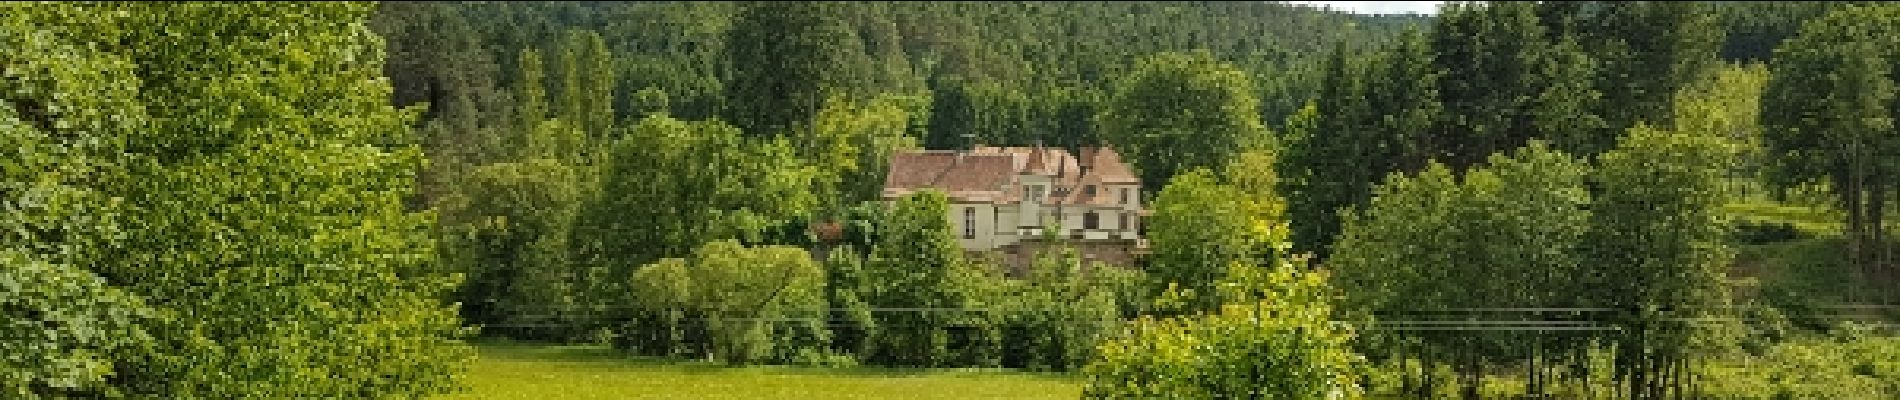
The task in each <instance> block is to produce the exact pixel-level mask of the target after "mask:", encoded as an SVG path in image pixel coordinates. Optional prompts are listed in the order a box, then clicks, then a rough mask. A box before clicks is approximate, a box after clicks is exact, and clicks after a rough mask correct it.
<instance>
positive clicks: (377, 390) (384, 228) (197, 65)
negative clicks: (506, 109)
mask: <svg viewBox="0 0 1900 400" xmlns="http://www.w3.org/2000/svg"><path fill="white" fill-rule="evenodd" d="M0 7H4V8H5V9H6V11H7V12H5V13H0V14H3V15H5V17H0V18H3V19H0V21H4V22H3V23H0V40H3V41H5V42H6V43H7V45H6V47H7V48H8V49H10V50H9V51H8V52H7V53H8V55H7V56H5V57H4V59H5V61H4V62H0V65H3V66H0V68H4V69H6V75H8V76H9V77H14V78H12V79H8V80H6V83H4V85H5V89H6V90H5V92H6V93H8V94H7V95H6V97H5V98H4V99H5V100H4V102H5V103H6V107H0V108H4V109H11V110H13V111H14V112H13V113H9V114H8V115H7V116H6V117H5V118H3V119H4V120H6V121H8V122H7V123H3V124H0V127H5V130H4V131H0V137H6V138H7V139H5V141H6V142H8V143H9V144H24V145H27V147H23V148H22V150H25V151H27V152H30V153H27V154H28V155H29V156H30V157H27V158H24V160H25V161H26V162H30V163H48V164H46V165H56V164H57V163H59V162H60V159H61V158H62V157H67V156H68V155H70V156H72V157H75V158H73V161H75V163H74V166H73V167H62V168H79V169H77V170H74V171H75V172H80V174H78V175H73V176H72V178H74V179H75V180H71V181H64V182H65V183H69V184H72V185H75V186H77V187H79V188H82V189H75V190H77V191H76V192H72V193H77V194H85V193H96V194H98V196H99V197H97V199H100V200H103V199H115V200H114V201H107V202H105V203H104V204H107V205H112V206H111V207H113V208H110V209H102V210H113V211H115V212H113V213H111V214H106V213H101V214H99V217H100V218H105V217H108V216H110V217H111V218H112V219H111V220H94V221H93V222H90V223H88V224H87V225H73V226H72V227H73V229H59V230H48V231H40V232H45V233H30V232H34V231H28V232H29V234H30V235H33V236H34V237H31V238H22V239H25V240H24V241H15V240H7V241H5V243H7V246H8V247H9V248H18V247H24V248H25V249H26V251H27V252H28V253H27V255H26V256H25V257H29V258H27V259H26V260H28V261H24V262H23V263H24V264H25V265H27V267H26V268H28V269H24V270H18V271H32V270H35V269H41V268H44V267H43V266H42V267H32V265H43V264H39V263H41V262H42V261H31V260H34V259H40V260H45V261H44V262H47V263H50V264H55V265H71V266H72V268H86V269H89V270H90V272H91V273H92V274H96V275H97V276H98V278H100V279H102V281H101V284H100V285H97V286H94V287H93V288H91V289H86V288H84V287H74V288H73V289H74V290H73V293H74V295H78V296H88V295H100V294H101V293H102V292H101V290H106V289H101V288H100V287H101V286H103V287H109V288H111V290H117V291H122V292H123V293H126V294H128V295H129V296H132V297H136V298H139V299H142V300H143V301H144V303H146V304H147V305H149V306H150V307H151V309H152V318H151V319H150V320H146V321H141V322H140V323H139V325H138V326H139V327H140V328H142V329H143V330H144V331H145V332H146V333H147V334H149V335H151V337H152V339H153V341H152V342H151V344H152V346H150V347H149V348H150V349H152V351H151V352H150V353H146V354H138V353H132V354H126V353H117V354H113V356H114V360H113V365H110V366H105V365H100V364H97V363H95V362H93V361H86V360H84V359H63V360H61V361H60V362H80V363H82V364H84V365H76V366H83V367H84V368H86V369H87V370H86V371H84V372H79V374H77V375H74V376H68V377H61V378H60V379H61V380H62V381H59V382H48V383H49V384H50V385H52V386H50V387H53V388H61V389H64V388H78V389H88V388H87V387H75V385H92V384H96V383H97V382H98V381H97V380H96V378H97V376H99V375H96V374H98V373H100V372H101V371H102V370H101V369H100V368H108V369H110V370H111V371H112V374H111V375H112V378H111V379H109V380H108V381H107V382H109V383H110V384H111V385H114V386H116V388H117V390H118V391H119V392H120V393H124V394H126V395H130V396H138V397H146V396H150V397H383V396H421V395H427V394H433V393H440V392H445V391H449V390H451V389H452V388H453V384H454V377H455V375H456V372H457V371H458V370H459V369H460V365H461V362H462V361H463V360H465V359H466V357H467V356H468V355H469V354H468V352H467V351H466V349H465V348H464V347H462V346H461V345H459V344H456V338H455V337H456V333H455V332H456V330H455V313H454V309H453V308H452V307H451V306H449V305H448V304H446V303H445V302H443V298H444V295H445V294H446V291H447V290H449V289H450V288H451V287H452V285H453V284H454V283H455V282H454V280H453V279H450V276H449V275H447V274H445V273H443V272H442V271H441V270H439V269H438V268H436V267H435V266H434V265H433V264H432V262H433V261H434V258H435V257H434V254H435V243H434V241H433V240H432V239H433V238H431V237H430V231H431V229H432V226H433V222H432V216H431V215H430V214H429V213H419V212H413V211H411V210H409V209H407V208H406V207H405V205H404V203H403V201H404V200H405V199H407V198H408V197H409V196H411V195H412V192H413V190H414V187H415V179H416V172H417V170H418V167H420V166H421V165H422V162H423V153H422V151H421V149H420V147H419V146H418V145H417V144H418V141H417V138H415V137H414V135H413V131H412V129H410V127H409V125H410V123H411V121H414V118H415V117H416V116H417V113H416V112H413V111H406V110H399V109H397V108H395V107H393V106H391V104H390V100H391V98H390V96H391V92H392V89H391V86H390V82H389V80H388V79H387V78H384V77H383V74H384V71H383V60H384V53H383V51H384V45H383V41H382V40H380V39H379V38H377V36H376V35H375V34H374V32H372V31H371V30H370V29H369V27H368V25H367V22H368V20H369V19H370V16H371V14H372V13H373V11H374V9H375V8H374V6H372V5H366V4H356V3H317V4H270V5H263V4H210V3H189V4H169V3H168V4H156V3H153V4H144V3H110V4H56V3H37V4H29V3H19V4H8V5H5V6H0ZM12 49H18V50H20V51H18V52H16V51H14V50H12ZM119 124H126V125H119ZM132 127H136V129H131V128H132ZM81 144H83V145H81ZM75 145H79V146H75ZM95 146H105V147H95ZM55 147H73V148H75V149H77V150H82V151H77V152H49V153H42V151H45V150H47V149H52V148H55ZM88 148H91V149H99V150H105V149H110V150H112V151H110V152H91V151H86V150H87V149H88ZM9 151H17V150H9ZM9 164H14V162H9ZM21 166H30V165H21ZM94 168H97V169H94ZM47 171H57V170H56V169H48V170H47ZM20 173H21V172H12V171H10V172H8V173H7V177H8V181H9V188H7V189H0V190H4V192H0V193H5V194H3V195H0V198H4V199H6V200H5V201H6V202H8V203H11V204H21V205H22V206H24V207H21V208H15V207H8V208H7V209H8V210H9V211H8V215H9V217H8V218H6V219H7V220H9V222H7V224H8V225H14V223H12V222H11V221H12V220H15V218H14V217H18V216H28V217H31V219H28V220H27V221H28V226H33V225H39V226H48V225H44V224H43V223H41V222H35V221H34V220H36V219H39V220H41V221H62V220H66V221H71V220H69V219H66V218H70V217H75V216H77V215H67V216H63V217H62V213H61V211H60V210H58V209H49V210H47V211H48V212H50V213H45V214H42V213H41V212H40V211H35V210H34V209H35V208H37V205H38V204H41V202H40V201H39V200H37V199H36V198H37V197H39V196H44V194H37V193H35V191H33V190H21V189H22V188H27V189H30V188H33V187H35V186H40V187H46V186H47V185H58V184H60V183H61V182H62V181H61V180H59V179H54V180H45V179H35V180H31V181H29V180H19V181H15V180H13V179H14V178H15V177H16V176H18V175H16V174H20ZM25 173H26V174H32V172H25ZM48 177H56V175H55V176H48ZM36 181H37V182H36ZM41 193H54V192H44V191H42V192H41ZM53 199H59V197H53ZM22 200H24V201H22ZM60 201H65V200H60ZM55 204H57V203H55ZM114 204H116V205H114ZM41 215H45V216H54V217H57V218H54V219H50V220H44V219H40V216H41ZM96 223H103V224H109V225H96ZM105 226H109V227H110V228H109V229H110V230H100V229H99V228H100V227H105ZM9 235H13V234H9ZM61 236H64V237H61ZM16 240H17V239H16ZM25 243H31V244H30V245H26V244H25ZM108 244H109V245H108ZM62 249H63V250H62ZM48 250H55V251H52V252H48ZM9 251H12V250H9ZM8 264H10V265H12V264H15V262H13V261H9V262H8ZM9 268H17V267H13V266H9ZM58 268H67V267H58ZM74 272H77V271H74ZM54 276H73V275H71V274H70V273H69V274H65V275H54ZM29 279H30V278H29ZM75 279H76V280H75V281H72V282H74V283H75V284H78V282H84V281H86V280H87V279H86V278H84V274H79V275H78V276H75ZM107 293H109V292H107ZM29 298H32V297H29ZM99 300H102V301H105V302H104V303H96V305H98V306H101V307H112V304H114V303H115V301H113V300H111V299H110V298H100V299H99ZM73 305H74V306H76V307H90V306H82V305H80V304H73ZM97 311H98V310H88V309H84V308H81V309H75V310H73V312H76V313H82V314H77V315H85V314H86V313H96V312H97ZM111 312H115V313H125V312H130V311H129V310H120V311H111ZM94 315H97V314H94ZM260 316H267V317H260ZM101 323H102V324H111V323H113V322H111V321H101ZM99 328H100V329H117V328H112V327H111V326H110V325H102V326H100V327H99ZM73 339H74V340H75V341H76V342H74V343H68V344H69V345H71V346H72V347H64V346H66V345H67V344H63V345H60V346H62V347H63V348H75V349H76V348H84V346H98V345H100V344H101V343H97V342H88V341H89V340H90V339H85V336H76V337H73ZM29 390H34V389H29Z"/></svg>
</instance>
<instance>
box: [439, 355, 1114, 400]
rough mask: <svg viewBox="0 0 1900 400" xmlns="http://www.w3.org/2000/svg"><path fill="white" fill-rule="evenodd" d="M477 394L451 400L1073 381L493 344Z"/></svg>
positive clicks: (727, 398) (732, 399) (1002, 393)
mask: <svg viewBox="0 0 1900 400" xmlns="http://www.w3.org/2000/svg"><path fill="white" fill-rule="evenodd" d="M478 348H479V349H480V350H481V358H479V359H477V360H476V361H475V363H474V367H473V368H471V370H470V371H469V378H468V381H469V387H470V390H469V391H467V392H463V393H458V394H455V395H450V396H446V397H445V398H447V399H458V400H459V399H468V400H539V399H546V398H562V399H575V400H670V399H707V400H746V399H769V398H798V399H838V400H882V399H915V400H968V399H1011V400H1065V399H1075V398H1076V396H1077V395H1078V394H1080V393H1081V392H1082V385H1081V383H1080V382H1078V381H1077V380H1076V379H1075V378H1073V377H1071V376H1069V375H1058V374H1029V373H1021V372H1002V371H972V370H923V369H917V368H902V369H883V368H809V367H791V366H777V365H765V366H746V367H734V366H728V365H724V364H719V363H703V362H680V361H670V360H653V359H640V358H629V357H627V355H626V354H624V353H620V352H616V351H614V350H612V349H607V348H602V347H597V346H549V345H541V344H528V343H484V344H480V345H479V346H478Z"/></svg>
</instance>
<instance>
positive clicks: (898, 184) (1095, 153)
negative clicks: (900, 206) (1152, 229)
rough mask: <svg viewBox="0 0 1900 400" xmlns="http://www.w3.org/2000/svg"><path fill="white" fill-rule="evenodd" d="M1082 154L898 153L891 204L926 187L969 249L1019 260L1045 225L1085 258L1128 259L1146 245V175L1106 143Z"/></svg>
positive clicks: (888, 188)
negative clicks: (940, 197)
mask: <svg viewBox="0 0 1900 400" xmlns="http://www.w3.org/2000/svg"><path fill="white" fill-rule="evenodd" d="M1079 153H1080V154H1079V155H1080V157H1077V156H1075V155H1071V154H1070V152H1069V151H1067V150H1064V149H1059V148H1047V147H1041V146H1036V147H987V146H978V147H976V148H975V149H972V150H967V151H954V150H925V151H914V152H906V153H898V154H895V155H893V156H892V158H891V163H890V171H889V173H888V174H886V175H885V180H884V193H883V198H884V200H886V201H891V200H896V199H897V198H899V197H903V196H905V195H909V194H911V193H913V192H916V191H919V190H925V189H936V190H939V191H941V192H943V193H944V195H945V196H946V197H948V198H949V200H950V209H949V215H946V216H945V217H946V218H949V219H950V226H951V227H952V229H953V232H954V233H955V234H956V236H957V241H958V243H959V244H961V245H962V246H963V248H964V249H965V250H970V251H997V252H1001V253H1004V254H1007V255H1015V256H1017V257H1016V258H1018V259H1019V260H1017V261H1020V259H1022V258H1023V257H1025V256H1027V255H1028V253H1030V252H1029V251H1026V250H1027V249H1029V248H1035V247H1036V246H1037V245H1038V243H1036V242H1039V241H1040V240H1041V239H1042V238H1043V233H1044V232H1043V229H1044V227H1045V226H1054V227H1057V229H1060V230H1061V231H1059V232H1051V233H1053V234H1056V235H1059V236H1061V237H1062V238H1063V239H1066V241H1067V242H1069V243H1070V244H1071V245H1073V246H1075V247H1077V248H1078V249H1080V250H1082V253H1083V254H1084V256H1085V257H1088V258H1093V259H1096V260H1099V261H1105V262H1110V263H1124V264H1125V263H1126V262H1128V261H1130V260H1131V258H1132V257H1133V256H1134V255H1136V254H1140V253H1141V252H1142V251H1143V250H1145V245H1144V244H1145V241H1143V240H1142V239H1141V235H1140V232H1141V229H1140V226H1141V224H1142V222H1141V218H1142V216H1144V215H1146V213H1145V212H1144V211H1143V210H1142V207H1141V196H1140V188H1141V180H1140V179H1137V178H1135V175H1134V174H1133V173H1132V172H1131V171H1130V170H1129V169H1128V166H1127V165H1126V164H1124V163H1122V160H1121V156H1120V155H1118V154H1116V153H1115V151H1114V150H1111V149H1109V148H1107V147H1084V148H1082V149H1080V152H1079Z"/></svg>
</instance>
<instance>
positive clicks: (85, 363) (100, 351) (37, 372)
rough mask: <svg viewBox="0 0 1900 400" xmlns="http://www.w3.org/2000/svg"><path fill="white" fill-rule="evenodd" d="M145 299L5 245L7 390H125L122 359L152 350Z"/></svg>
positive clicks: (2, 387) (0, 269) (49, 394)
mask: <svg viewBox="0 0 1900 400" xmlns="http://www.w3.org/2000/svg"><path fill="white" fill-rule="evenodd" d="M150 316H151V310H150V309H149V308H147V307H146V306H145V304H144V301H142V300H140V299H139V298H138V297H136V296H132V295H129V294H127V293H125V292H124V291H123V290H120V289H118V288H114V287H112V286H109V285H107V283H106V282H105V281H104V280H102V279H99V277H98V276H96V275H93V274H92V273H91V272H87V271H85V270H84V269H83V268H79V267H74V266H69V265H60V264H49V263H46V262H45V261H42V260H35V259H32V258H30V257H29V256H28V255H25V254H21V253H18V252H15V251H12V250H0V321H4V322H0V338H4V339H0V396H5V397H8V398H25V399H31V398H41V397H46V398H64V397H90V396H119V395H124V393H123V392H122V391H121V390H119V389H117V388H114V387H113V385H112V384H111V383H109V381H108V379H111V378H112V377H113V375H115V374H117V373H119V372H118V371H117V370H118V368H117V366H118V364H119V362H118V360H119V359H122V358H125V357H130V356H133V355H135V354H145V352H147V351H149V350H147V349H144V348H142V346H147V345H149V344H150V341H151V340H152V338H151V337H150V336H148V335H147V334H146V333H145V331H144V330H143V329H142V328H141V327H140V324H141V323H142V322H145V321H144V319H145V318H149V317H150Z"/></svg>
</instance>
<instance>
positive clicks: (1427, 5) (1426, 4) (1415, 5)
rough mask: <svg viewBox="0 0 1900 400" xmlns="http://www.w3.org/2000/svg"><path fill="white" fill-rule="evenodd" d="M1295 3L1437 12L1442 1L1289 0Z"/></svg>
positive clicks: (1364, 11)
mask: <svg viewBox="0 0 1900 400" xmlns="http://www.w3.org/2000/svg"><path fill="white" fill-rule="evenodd" d="M1288 3H1294V4H1313V5H1326V6H1331V7H1332V8H1333V9H1334V10H1339V11H1347V12H1354V13H1359V14H1404V13H1408V12H1410V13H1418V14H1426V15H1430V14H1437V13H1438V3H1443V2H1442V1H1288Z"/></svg>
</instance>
